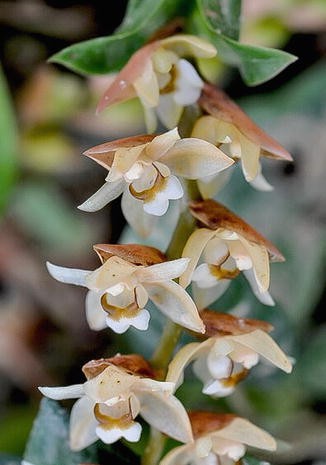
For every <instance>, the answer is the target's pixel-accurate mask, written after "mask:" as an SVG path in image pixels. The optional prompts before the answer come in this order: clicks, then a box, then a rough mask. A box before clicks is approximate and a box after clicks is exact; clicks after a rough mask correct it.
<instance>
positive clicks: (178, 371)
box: [166, 341, 211, 387]
mask: <svg viewBox="0 0 326 465" xmlns="http://www.w3.org/2000/svg"><path fill="white" fill-rule="evenodd" d="M207 345H208V347H207ZM203 346H204V348H203ZM210 346H211V342H208V343H207V342H206V341H205V342H204V343H203V344H201V343H199V342H192V343H190V344H187V345H185V346H183V347H182V348H181V349H180V350H179V351H178V352H177V354H176V355H175V356H174V358H173V359H172V361H171V362H170V364H169V368H168V373H167V376H166V380H167V381H171V382H172V383H175V384H176V387H178V386H179V383H180V378H181V377H182V375H183V371H184V370H185V368H186V366H187V365H188V364H189V363H190V362H191V361H192V360H193V359H194V358H196V357H197V356H199V352H201V351H203V350H204V351H205V347H206V351H207V350H209V348H210Z"/></svg>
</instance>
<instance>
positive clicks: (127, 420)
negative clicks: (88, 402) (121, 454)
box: [94, 404, 133, 429]
mask: <svg viewBox="0 0 326 465" xmlns="http://www.w3.org/2000/svg"><path fill="white" fill-rule="evenodd" d="M94 415H95V418H96V420H97V421H98V422H99V423H101V427H102V428H104V429H112V428H119V429H123V428H128V427H129V426H130V424H131V423H132V422H133V417H132V414H131V412H128V413H126V414H124V415H122V416H121V417H120V418H114V417H111V416H109V415H107V414H105V413H103V412H101V406H100V404H95V407H94Z"/></svg>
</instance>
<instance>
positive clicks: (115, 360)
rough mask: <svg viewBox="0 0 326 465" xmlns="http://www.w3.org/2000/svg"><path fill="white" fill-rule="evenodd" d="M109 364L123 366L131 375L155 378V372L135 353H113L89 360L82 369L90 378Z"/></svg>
mask: <svg viewBox="0 0 326 465" xmlns="http://www.w3.org/2000/svg"><path fill="white" fill-rule="evenodd" d="M109 365H115V366H117V367H120V368H123V369H124V370H126V371H128V372H129V373H131V374H133V375H138V376H141V377H143V378H152V379H155V374H154V371H153V369H152V367H151V366H150V364H149V363H148V362H147V360H145V359H144V358H143V357H142V356H140V355H137V354H130V355H115V356H114V357H110V358H100V359H98V360H91V361H89V362H87V363H86V364H85V365H84V366H83V368H82V371H83V373H84V375H85V376H86V378H87V379H92V378H95V377H96V376H98V375H99V374H100V373H102V372H103V371H104V370H105V369H106V368H107V367H108V366H109Z"/></svg>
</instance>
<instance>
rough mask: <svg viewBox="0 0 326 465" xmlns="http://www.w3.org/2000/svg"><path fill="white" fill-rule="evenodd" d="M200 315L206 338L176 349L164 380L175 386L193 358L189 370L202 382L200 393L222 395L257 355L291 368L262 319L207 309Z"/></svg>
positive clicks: (180, 380)
mask: <svg viewBox="0 0 326 465" xmlns="http://www.w3.org/2000/svg"><path fill="white" fill-rule="evenodd" d="M200 315H201V317H202V319H203V321H204V324H205V325H206V332H205V335H204V336H205V337H206V338H207V339H206V341H204V342H201V343H200V342H194V343H190V344H187V345H186V346H184V347H183V348H182V349H181V350H180V351H179V352H178V353H177V355H176V356H175V357H174V359H173V360H172V362H171V363H170V366H169V371H168V374H167V378H166V379H167V381H171V382H173V383H175V385H176V386H179V385H180V384H181V382H182V381H183V373H184V370H185V368H186V366H187V365H189V364H190V363H192V362H194V363H193V371H194V373H195V375H196V376H197V377H198V378H199V379H200V380H201V381H202V383H203V390H202V392H203V394H207V395H210V396H213V397H225V396H228V395H230V394H232V393H233V392H234V390H235V387H236V385H237V384H238V383H239V382H240V381H241V380H242V379H244V378H245V377H246V376H247V374H248V372H249V370H250V369H251V368H252V367H254V366H255V365H257V363H258V361H259V359H260V357H263V359H265V360H267V361H268V362H270V363H271V364H273V365H274V366H276V367H278V368H280V369H281V370H283V371H285V372H286V373H290V372H291V370H292V365H291V362H290V360H289V359H288V358H287V356H286V355H285V354H284V353H283V351H282V350H281V349H280V348H279V346H278V345H277V344H276V343H275V342H274V340H273V339H272V338H271V337H270V336H269V335H268V334H267V332H268V331H270V330H271V329H272V326H271V325H269V324H268V323H266V322H265V321H259V320H252V319H245V318H237V317H235V316H232V315H229V314H224V313H218V312H214V311H210V310H204V311H202V312H201V314H200Z"/></svg>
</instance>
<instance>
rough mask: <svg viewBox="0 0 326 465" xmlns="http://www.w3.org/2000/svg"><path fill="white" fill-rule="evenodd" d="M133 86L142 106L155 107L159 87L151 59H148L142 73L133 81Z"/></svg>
mask: <svg viewBox="0 0 326 465" xmlns="http://www.w3.org/2000/svg"><path fill="white" fill-rule="evenodd" d="M133 86H134V88H135V89H136V92H137V95H138V97H139V99H140V100H141V102H142V104H143V105H144V106H146V107H150V108H151V107H156V105H157V104H158V99H159V87H158V82H157V77H156V74H155V72H154V69H153V64H152V61H151V60H148V62H147V63H146V66H145V69H144V70H143V72H142V74H141V75H140V76H139V77H138V78H137V79H136V80H135V81H134V82H133Z"/></svg>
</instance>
